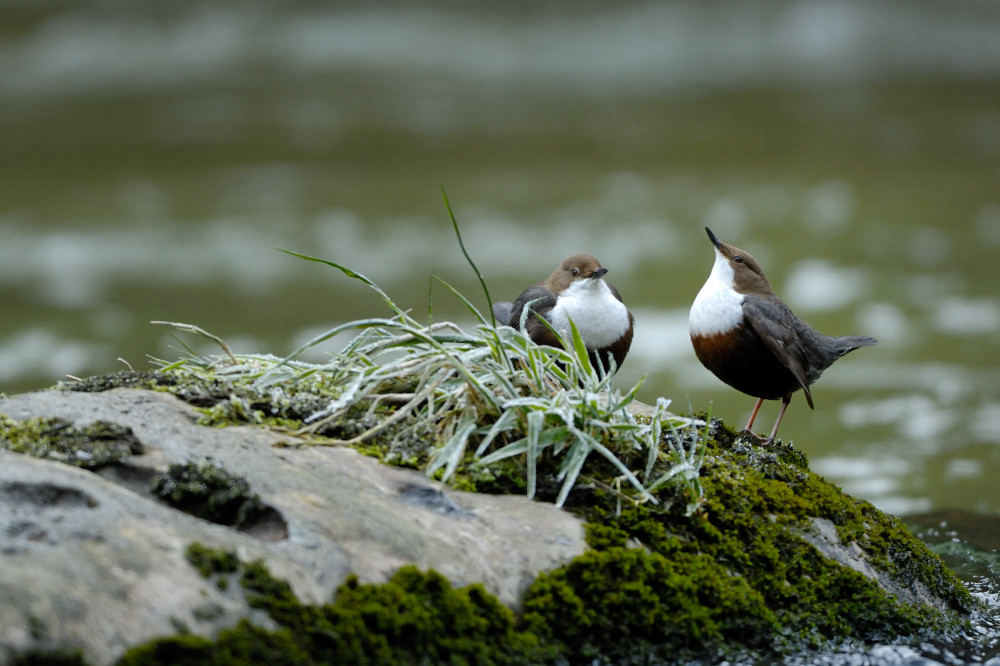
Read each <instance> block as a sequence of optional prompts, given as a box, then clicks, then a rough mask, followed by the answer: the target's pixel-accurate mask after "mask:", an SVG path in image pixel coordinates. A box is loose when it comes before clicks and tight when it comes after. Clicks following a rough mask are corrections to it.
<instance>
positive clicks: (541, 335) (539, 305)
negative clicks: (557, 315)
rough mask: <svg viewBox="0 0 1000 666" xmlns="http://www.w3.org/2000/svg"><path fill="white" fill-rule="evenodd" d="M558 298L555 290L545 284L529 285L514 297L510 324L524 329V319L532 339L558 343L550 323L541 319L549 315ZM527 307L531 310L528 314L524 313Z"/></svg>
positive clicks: (546, 342) (525, 327) (540, 341)
mask: <svg viewBox="0 0 1000 666" xmlns="http://www.w3.org/2000/svg"><path fill="white" fill-rule="evenodd" d="M556 299H557V296H556V295H555V292H553V291H552V290H551V289H549V288H548V287H546V286H544V285H540V284H536V285H534V286H532V287H528V288H527V289H525V290H524V291H522V292H521V294H520V295H519V296H518V297H517V298H516V299H514V305H513V307H511V312H510V325H511V326H513V327H514V328H516V329H518V330H522V329H521V320H522V319H524V320H525V322H524V329H523V330H524V332H525V333H527V334H528V335H529V336H531V339H532V340H534V341H535V342H538V343H544V344H557V343H556V338H555V336H554V335H553V334H552V331H551V330H549V327H548V325H547V324H546V323H545V322H543V321H541V318H542V317H547V315H548V313H549V310H551V309H552V308H553V307H555V305H556ZM529 304H530V305H529ZM525 308H528V310H529V314H528V315H527V316H525V314H524V310H525ZM530 313H534V314H535V315H537V316H531V314H530ZM546 321H547V319H546Z"/></svg>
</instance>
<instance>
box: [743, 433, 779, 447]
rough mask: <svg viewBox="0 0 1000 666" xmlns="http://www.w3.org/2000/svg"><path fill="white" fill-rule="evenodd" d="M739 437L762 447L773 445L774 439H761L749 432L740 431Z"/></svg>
mask: <svg viewBox="0 0 1000 666" xmlns="http://www.w3.org/2000/svg"><path fill="white" fill-rule="evenodd" d="M740 437H744V438H746V439H752V440H754V441H756V442H757V443H758V444H760V445H762V446H769V445H771V444H773V443H774V437H761V436H760V435H757V434H755V433H753V432H752V431H750V430H741V431H740Z"/></svg>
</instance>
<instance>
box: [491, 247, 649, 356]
mask: <svg viewBox="0 0 1000 666" xmlns="http://www.w3.org/2000/svg"><path fill="white" fill-rule="evenodd" d="M607 272H608V269H607V268H603V267H602V266H601V262H599V261H598V260H597V259H596V258H594V257H592V256H590V255H589V254H574V255H573V256H572V257H570V258H569V259H567V260H566V261H564V262H562V265H560V266H559V267H558V268H557V269H555V270H554V271H552V275H550V276H549V277H548V279H546V280H545V281H543V282H539V283H538V284H536V285H533V286H531V287H528V288H527V289H525V290H524V291H522V292H521V294H520V295H519V296H518V297H517V298H516V299H515V300H514V303H513V304H511V303H508V302H502V303H495V304H494V305H493V315H494V316H495V317H496V319H497V322H498V323H499V324H506V325H508V326H512V327H514V328H520V326H521V315H522V313H523V312H524V308H525V307H526V306H528V304H529V303H531V302H532V301H534V303H531V305H530V310H529V314H528V316H527V319H526V320H525V324H524V332H525V333H527V334H528V336H529V337H530V338H531V339H532V340H534V341H535V342H536V343H538V344H540V345H548V346H550V347H561V346H562V345H561V344H560V342H559V339H558V338H557V337H556V336H555V335H554V334H553V332H552V330H551V329H550V328H549V326H551V327H552V328H554V329H555V330H557V331H559V333H560V334H561V335H562V336H563V337H564V338H565V339H567V340H568V339H570V336H571V333H570V326H569V321H570V320H571V319H572V320H573V323H574V324H576V328H577V330H578V331H579V332H580V338H581V339H582V340H583V344H584V345H585V346H586V347H587V350H588V351H589V352H590V353H589V356H590V362H591V364H592V365H594V366H595V367H597V368H600V369H602V370H608V369H610V368H611V362H610V360H609V357H610V358H613V359H614V367H615V368H620V367H621V365H622V362H623V361H624V360H625V355H626V354H628V350H629V347H631V346H632V331H633V327H634V324H635V319H634V318H633V317H632V313H631V312H629V311H628V308H626V307H625V304H624V303H623V302H622V297H621V294H619V293H618V290H617V289H615V288H614V287H612V286H611V285H610V284H608V283H607V282H606V281H605V280H604V275H605V273H607ZM543 318H544V319H545V321H547V322H548V325H546V324H545V321H542V319H543Z"/></svg>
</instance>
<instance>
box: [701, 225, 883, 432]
mask: <svg viewBox="0 0 1000 666" xmlns="http://www.w3.org/2000/svg"><path fill="white" fill-rule="evenodd" d="M705 231H707V232H708V237H709V238H710V239H711V240H712V244H713V245H715V265H714V266H712V273H711V275H709V276H708V280H707V281H706V282H705V285H704V286H703V287H702V288H701V291H699V292H698V296H697V297H696V298H695V299H694V304H693V305H692V306H691V315H690V318H689V320H688V327H689V329H690V332H691V344H692V345H694V352H695V354H697V355H698V360H699V361H701V363H702V365H704V366H705V367H706V368H708V369H709V370H711V371H712V372H713V373H714V374H715V376H716V377H718V378H719V379H721V380H722V381H724V382H725V383H727V384H729V385H730V386H732V387H733V388H734V389H736V390H738V391H742V392H743V393H746V394H748V395H752V396H754V397H755V398H757V404H756V405H754V408H753V412H752V413H751V414H750V421H749V422H748V423H747V427H746V430H745V432H748V433H750V429H751V428H752V427H753V422H754V419H755V418H756V417H757V410H759V409H760V405H761V403H762V402H764V400H777V399H778V398H781V409H780V410H779V411H778V420H777V421H775V422H774V429H773V430H772V431H771V434H770V435H768V437H767V438H766V439H762V440H761V441H762V442H763V443H765V444H769V443H771V442H773V441H774V436H775V435H777V434H778V426H779V425H781V418H782V417H783V416H784V415H785V409H787V408H788V403H789V401H791V399H792V394H793V393H795V392H796V391H798V390H799V389H802V390H803V391H805V394H806V402H808V403H809V408H810V409H813V400H812V394H811V393H810V392H809V385H810V384H812V383H813V382H814V381H816V380H817V379H819V376H820V375H821V374H823V371H824V370H826V369H827V368H829V367H830V365H832V364H833V362H834V361H836V360H837V359H838V358H840V357H841V356H843V355H844V354H846V353H847V352H849V351H853V350H855V349H857V348H858V347H867V346H870V345H874V344H876V343H877V342H878V341H877V340H875V338H868V337H864V336H860V335H848V336H843V337H829V336H826V335H823V334H822V333H818V332H816V331H814V330H813V329H812V328H811V327H810V326H809V325H808V324H806V323H805V322H804V321H802V320H801V319H799V318H798V317H796V316H795V314H794V313H793V312H792V311H791V309H790V308H789V307H788V306H787V305H785V303H784V301H782V300H781V299H780V298H778V297H777V296H776V295H775V294H774V290H773V289H772V288H771V285H770V283H769V282H768V281H767V278H766V277H764V271H762V270H761V268H760V265H759V264H758V263H757V262H756V261H755V260H754V258H753V257H751V256H750V255H749V254H748V253H746V252H744V251H743V250H741V249H739V248H737V247H733V246H732V245H726V244H725V243H722V242H720V241H719V239H718V238H716V237H715V234H713V233H712V230H711V229H709V228H708V227H705ZM750 434H752V433H750Z"/></svg>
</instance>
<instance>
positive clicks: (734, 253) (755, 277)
mask: <svg viewBox="0 0 1000 666" xmlns="http://www.w3.org/2000/svg"><path fill="white" fill-rule="evenodd" d="M705 231H707V232H708V238H709V239H710V240H711V241H712V245H714V246H715V253H716V264H718V263H719V262H720V261H725V262H727V263H728V264H729V267H730V268H731V269H732V276H733V278H732V280H733V284H732V287H733V289H735V290H736V291H738V292H739V293H741V294H773V293H774V289H772V288H771V283H770V282H768V281H767V276H765V275H764V271H763V269H761V267H760V264H758V263H757V260H756V259H754V258H753V257H752V256H751V255H750V253H749V252H747V251H746V250H741V249H740V248H738V247H734V246H732V245H727V244H726V243H723V242H722V241H720V240H719V239H718V237H717V236H716V235H715V234H713V233H712V230H711V229H709V228H708V227H705ZM713 270H714V269H713Z"/></svg>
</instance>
